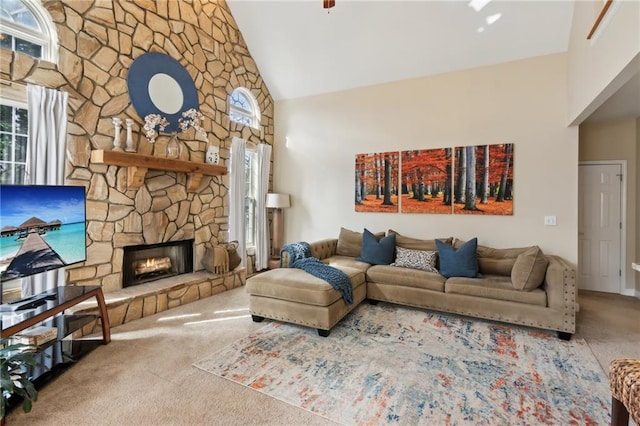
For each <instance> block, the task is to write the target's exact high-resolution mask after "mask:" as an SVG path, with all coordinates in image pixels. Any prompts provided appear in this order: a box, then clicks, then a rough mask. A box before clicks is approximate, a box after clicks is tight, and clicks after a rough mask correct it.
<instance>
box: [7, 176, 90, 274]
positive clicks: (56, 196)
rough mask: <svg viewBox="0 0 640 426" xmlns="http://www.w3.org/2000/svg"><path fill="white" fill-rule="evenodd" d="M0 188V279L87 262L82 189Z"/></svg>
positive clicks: (57, 187)
mask: <svg viewBox="0 0 640 426" xmlns="http://www.w3.org/2000/svg"><path fill="white" fill-rule="evenodd" d="M0 189H1V194H2V204H1V205H0V274H1V280H2V281H6V280H11V279H15V278H20V277H24V276H28V275H32V274H38V273H41V272H45V271H47V270H49V269H56V268H62V267H64V266H66V265H71V264H73V263H77V262H82V261H84V260H85V259H86V226H85V196H84V187H80V186H78V187H76V186H45V185H43V186H38V185H33V186H26V185H25V186H20V185H15V186H12V185H2V186H1V187H0Z"/></svg>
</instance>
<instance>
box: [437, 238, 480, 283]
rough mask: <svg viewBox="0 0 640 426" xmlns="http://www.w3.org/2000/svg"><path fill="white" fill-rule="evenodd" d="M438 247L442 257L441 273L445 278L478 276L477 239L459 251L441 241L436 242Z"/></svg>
mask: <svg viewBox="0 0 640 426" xmlns="http://www.w3.org/2000/svg"><path fill="white" fill-rule="evenodd" d="M436 245H437V246H438V256H439V257H440V273H441V274H442V275H443V276H444V277H447V278H449V277H470V278H473V277H477V276H478V257H477V253H476V249H477V247H478V239H477V238H472V239H470V240H469V241H467V242H466V243H464V244H463V245H462V246H460V248H458V249H457V250H456V249H455V248H454V247H452V246H450V245H448V244H445V243H443V242H442V241H439V240H436Z"/></svg>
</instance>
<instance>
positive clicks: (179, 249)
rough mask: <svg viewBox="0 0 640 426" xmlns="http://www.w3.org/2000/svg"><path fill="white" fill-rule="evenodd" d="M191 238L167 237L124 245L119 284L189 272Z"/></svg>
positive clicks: (125, 285) (132, 283)
mask: <svg viewBox="0 0 640 426" xmlns="http://www.w3.org/2000/svg"><path fill="white" fill-rule="evenodd" d="M193 241H194V240H182V241H170V242H166V243H159V244H141V245H137V246H127V247H125V248H124V256H123V260H122V263H123V265H122V287H131V286H134V285H138V284H142V283H146V282H149V281H155V280H159V279H161V278H167V277H172V276H174V275H180V274H188V273H191V272H193Z"/></svg>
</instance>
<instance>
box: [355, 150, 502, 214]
mask: <svg viewBox="0 0 640 426" xmlns="http://www.w3.org/2000/svg"><path fill="white" fill-rule="evenodd" d="M513 163H514V161H513V144H512V143H509V144H493V145H476V146H462V147H455V148H436V149H423V150H411V151H402V153H398V152H382V153H373V154H358V155H356V168H355V209H356V211H357V212H388V213H397V212H398V210H400V211H401V212H402V213H431V214H451V213H454V214H485V215H512V214H513V192H514V186H513ZM398 179H399V180H398ZM398 204H400V206H398Z"/></svg>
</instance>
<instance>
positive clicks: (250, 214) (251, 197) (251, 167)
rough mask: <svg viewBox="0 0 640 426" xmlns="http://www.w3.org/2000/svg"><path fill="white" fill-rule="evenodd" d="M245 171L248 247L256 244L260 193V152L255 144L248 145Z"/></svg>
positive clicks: (245, 156)
mask: <svg viewBox="0 0 640 426" xmlns="http://www.w3.org/2000/svg"><path fill="white" fill-rule="evenodd" d="M244 172H245V188H244V196H245V207H244V208H245V211H244V217H245V230H246V234H245V235H246V247H255V245H256V206H257V193H258V152H257V151H256V148H255V146H252V145H247V149H246V151H245V155H244Z"/></svg>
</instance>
